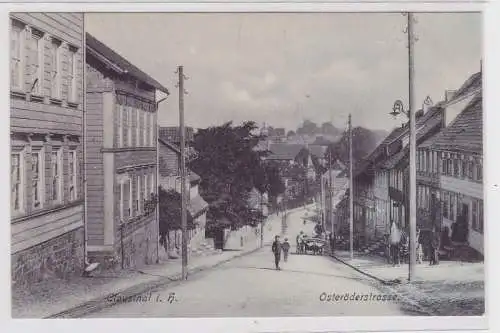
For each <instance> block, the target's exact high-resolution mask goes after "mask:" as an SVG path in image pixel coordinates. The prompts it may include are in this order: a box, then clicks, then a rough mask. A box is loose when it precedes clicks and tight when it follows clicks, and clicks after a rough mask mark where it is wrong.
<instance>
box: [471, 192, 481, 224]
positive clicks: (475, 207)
mask: <svg viewBox="0 0 500 333" xmlns="http://www.w3.org/2000/svg"><path fill="white" fill-rule="evenodd" d="M478 208H479V207H478V205H477V200H472V215H471V217H472V229H474V230H476V231H477V229H478V226H479V225H478Z"/></svg>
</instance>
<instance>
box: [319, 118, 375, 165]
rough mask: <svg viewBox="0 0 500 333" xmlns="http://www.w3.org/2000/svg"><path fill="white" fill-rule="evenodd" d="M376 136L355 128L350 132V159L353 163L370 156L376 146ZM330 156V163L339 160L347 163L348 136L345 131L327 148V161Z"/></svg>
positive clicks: (363, 129)
mask: <svg viewBox="0 0 500 333" xmlns="http://www.w3.org/2000/svg"><path fill="white" fill-rule="evenodd" d="M378 141H379V138H378V135H377V134H375V133H374V132H373V131H371V130H369V129H366V128H363V127H355V128H353V130H352V157H353V160H354V162H356V161H359V160H360V159H362V158H364V157H366V156H367V155H368V154H370V153H371V152H372V151H373V150H374V149H375V148H376V147H377V144H378ZM330 155H331V157H332V161H335V160H336V159H340V160H341V161H342V162H343V163H349V134H348V132H347V131H345V132H344V133H343V134H342V137H341V138H340V140H339V141H337V142H336V143H334V144H331V145H329V146H328V148H327V152H326V158H327V160H329V158H330Z"/></svg>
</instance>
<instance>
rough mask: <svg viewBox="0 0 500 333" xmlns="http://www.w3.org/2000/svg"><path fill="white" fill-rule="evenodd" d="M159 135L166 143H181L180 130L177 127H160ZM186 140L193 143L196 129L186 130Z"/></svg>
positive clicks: (187, 128) (189, 128)
mask: <svg viewBox="0 0 500 333" xmlns="http://www.w3.org/2000/svg"><path fill="white" fill-rule="evenodd" d="M158 135H159V137H160V138H162V139H164V140H166V141H170V142H173V143H176V144H177V143H180V142H181V136H180V129H179V127H176V126H170V127H160V129H159V130H158ZM185 138H186V141H193V139H194V129H193V128H192V127H186V128H185Z"/></svg>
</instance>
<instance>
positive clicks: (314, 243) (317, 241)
mask: <svg viewBox="0 0 500 333" xmlns="http://www.w3.org/2000/svg"><path fill="white" fill-rule="evenodd" d="M325 243H326V242H325V240H323V239H321V238H316V237H312V238H304V239H303V240H302V244H301V245H302V246H301V251H300V253H301V254H309V253H310V254H314V255H317V254H319V255H322V254H323V248H324V247H325Z"/></svg>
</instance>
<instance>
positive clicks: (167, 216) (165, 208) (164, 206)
mask: <svg viewBox="0 0 500 333" xmlns="http://www.w3.org/2000/svg"><path fill="white" fill-rule="evenodd" d="M158 195H159V200H160V202H159V215H160V235H166V234H167V233H168V232H169V231H170V230H179V229H181V195H180V193H178V192H176V191H175V190H164V189H163V188H162V187H160V188H159V189H158ZM187 222H188V229H193V228H194V224H193V219H192V217H191V216H190V215H189V214H188V215H187Z"/></svg>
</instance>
